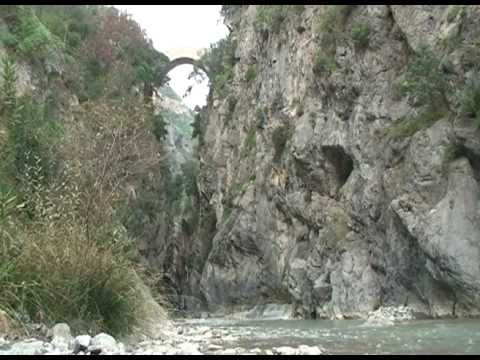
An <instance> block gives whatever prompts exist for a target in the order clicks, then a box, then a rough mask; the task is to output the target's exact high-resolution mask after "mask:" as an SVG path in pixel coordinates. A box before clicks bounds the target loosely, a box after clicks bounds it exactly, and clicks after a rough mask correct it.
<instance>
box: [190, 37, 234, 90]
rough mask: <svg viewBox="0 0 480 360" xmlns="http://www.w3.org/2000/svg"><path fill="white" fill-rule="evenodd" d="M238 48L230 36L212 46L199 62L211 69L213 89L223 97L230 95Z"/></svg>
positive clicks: (210, 76) (210, 75)
mask: <svg viewBox="0 0 480 360" xmlns="http://www.w3.org/2000/svg"><path fill="white" fill-rule="evenodd" d="M236 46H237V44H236V42H235V41H234V40H232V38H231V36H228V37H227V38H225V39H221V40H219V41H218V42H217V43H215V44H213V45H211V46H210V49H208V51H207V52H206V53H205V54H203V55H202V57H201V59H200V60H199V62H200V63H201V64H202V65H203V66H204V67H205V68H207V69H209V78H210V83H211V86H212V89H213V91H215V92H216V93H217V95H219V96H221V97H225V96H226V95H228V88H229V86H230V83H231V81H232V79H233V75H234V72H233V67H234V66H235V64H236V62H237V59H236V58H235V50H236Z"/></svg>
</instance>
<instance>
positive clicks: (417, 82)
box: [401, 46, 451, 106]
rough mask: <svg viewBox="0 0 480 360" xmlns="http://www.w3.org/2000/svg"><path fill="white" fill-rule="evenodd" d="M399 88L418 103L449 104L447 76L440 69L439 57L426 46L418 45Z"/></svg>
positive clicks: (449, 88) (449, 89) (449, 87)
mask: <svg viewBox="0 0 480 360" xmlns="http://www.w3.org/2000/svg"><path fill="white" fill-rule="evenodd" d="M401 90H402V91H403V93H404V94H405V95H408V96H410V97H411V98H412V100H413V101H414V102H415V103H416V104H418V105H428V106H438V105H445V106H449V100H448V98H447V96H448V94H449V92H450V91H451V86H450V83H449V76H448V74H446V73H445V72H444V71H443V70H442V62H441V59H439V58H438V56H437V55H436V54H434V53H433V52H432V51H431V50H430V49H429V48H428V47H426V46H423V47H420V48H419V50H418V51H417V52H416V54H415V57H414V58H413V60H412V61H411V62H410V63H409V64H408V67H407V71H406V73H405V79H404V81H403V83H402V84H401Z"/></svg>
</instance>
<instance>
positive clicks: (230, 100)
mask: <svg viewBox="0 0 480 360" xmlns="http://www.w3.org/2000/svg"><path fill="white" fill-rule="evenodd" d="M237 101H238V99H237V98H236V97H235V96H233V95H230V96H229V97H228V100H227V105H228V109H227V114H226V115H225V121H224V123H225V125H228V124H229V123H230V122H231V121H232V119H233V114H234V112H235V107H236V106H237Z"/></svg>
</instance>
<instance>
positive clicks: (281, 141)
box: [272, 125, 292, 161]
mask: <svg viewBox="0 0 480 360" xmlns="http://www.w3.org/2000/svg"><path fill="white" fill-rule="evenodd" d="M291 135H292V134H291V129H290V126H288V125H282V126H280V127H277V128H276V129H275V130H273V133H272V141H273V146H274V149H275V154H274V156H273V159H274V161H279V160H280V159H281V157H282V155H283V152H284V151H285V147H286V145H287V142H288V140H289V139H290V137H291Z"/></svg>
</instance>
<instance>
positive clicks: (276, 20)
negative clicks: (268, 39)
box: [253, 5, 305, 34]
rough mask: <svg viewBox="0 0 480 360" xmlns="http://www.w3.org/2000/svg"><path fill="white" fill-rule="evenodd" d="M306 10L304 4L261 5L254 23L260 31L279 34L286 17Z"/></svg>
mask: <svg viewBox="0 0 480 360" xmlns="http://www.w3.org/2000/svg"><path fill="white" fill-rule="evenodd" d="M304 10H305V6H304V5H259V6H258V8H257V14H256V17H255V21H254V23H253V25H254V28H255V30H256V31H258V32H262V31H265V32H271V33H273V34H277V33H278V32H279V31H280V29H281V28H282V24H283V22H284V21H285V20H286V19H288V18H290V17H292V16H297V15H300V14H301V13H302V12H303V11H304Z"/></svg>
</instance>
